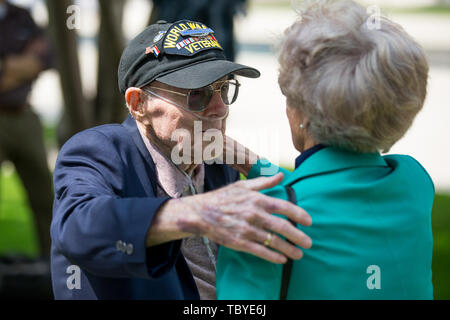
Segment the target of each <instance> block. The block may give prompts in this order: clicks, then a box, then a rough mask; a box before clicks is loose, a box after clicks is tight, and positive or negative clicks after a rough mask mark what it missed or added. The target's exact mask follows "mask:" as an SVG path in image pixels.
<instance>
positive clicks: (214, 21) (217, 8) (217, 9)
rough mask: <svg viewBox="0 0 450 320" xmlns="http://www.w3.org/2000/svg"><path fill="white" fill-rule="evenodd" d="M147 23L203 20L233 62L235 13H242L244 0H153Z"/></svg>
mask: <svg viewBox="0 0 450 320" xmlns="http://www.w3.org/2000/svg"><path fill="white" fill-rule="evenodd" d="M152 2H153V10H152V15H151V17H150V23H155V22H156V21H157V20H166V21H178V20H182V19H188V20H195V21H200V22H203V23H204V24H206V25H208V26H210V27H211V28H212V29H214V31H215V34H214V35H215V37H216V38H217V40H219V42H220V43H221V45H222V48H223V51H224V53H225V57H227V59H228V60H230V61H234V60H235V56H236V48H235V40H234V25H233V19H234V16H235V15H236V14H238V13H240V12H241V13H245V5H246V2H247V0H153V1H152Z"/></svg>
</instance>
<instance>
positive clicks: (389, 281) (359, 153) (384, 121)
mask: <svg viewBox="0 0 450 320" xmlns="http://www.w3.org/2000/svg"><path fill="white" fill-rule="evenodd" d="M372 22H373V21H370V17H369V16H368V14H367V13H366V10H365V9H364V8H362V7H361V6H360V5H358V4H356V3H354V2H352V1H345V2H342V1H340V2H336V1H333V2H331V1H314V3H313V4H312V5H310V6H307V7H306V8H305V10H304V11H303V12H302V14H301V20H300V21H299V22H296V23H294V24H293V25H292V26H291V27H290V28H288V29H287V31H286V33H285V36H284V39H283V41H282V44H281V50H280V56H279V62H280V73H279V79H278V80H279V85H280V88H281V91H282V93H283V94H284V95H285V96H286V114H287V116H288V119H289V124H290V127H291V133H292V140H293V143H294V146H295V148H296V149H297V150H298V151H299V152H301V155H300V156H299V157H298V158H297V159H296V166H295V170H294V172H292V173H291V172H287V171H285V172H284V173H285V178H284V180H283V182H282V183H281V184H280V185H279V186H277V187H275V188H272V189H269V190H265V191H264V193H265V194H267V195H271V196H274V197H278V198H282V199H288V191H289V188H286V187H290V188H292V189H290V190H293V195H294V196H295V197H296V203H297V205H299V206H301V207H302V208H304V209H305V210H306V211H307V212H308V213H309V214H310V215H311V217H312V221H313V222H312V226H310V227H303V226H298V228H299V229H301V230H303V231H304V232H305V233H307V234H308V235H309V236H310V237H311V238H312V242H313V243H312V246H311V248H310V249H307V250H304V251H303V258H302V259H301V260H298V261H295V262H293V264H292V270H291V275H290V281H289V283H288V287H287V288H288V289H287V299H432V298H433V286H432V282H431V259H432V246H433V244H432V232H431V210H432V205H433V198H434V186H433V182H432V180H431V178H430V176H429V175H428V173H427V172H426V171H425V169H424V168H423V167H422V166H421V165H420V164H419V163H418V162H417V161H416V160H415V159H413V158H412V157H410V156H406V155H387V156H381V155H380V154H379V152H387V151H388V150H389V149H390V148H391V147H392V145H393V144H394V143H395V142H396V141H398V140H399V139H400V138H401V137H402V136H403V135H404V134H405V132H406V131H407V130H408V128H409V127H410V126H411V124H412V122H413V120H414V117H415V116H416V114H417V113H418V112H419V111H420V109H421V108H422V106H423V103H424V99H425V96H426V87H427V73H428V65H427V61H426V59H425V56H424V52H423V50H422V49H421V47H420V46H419V45H418V44H417V43H416V42H415V41H414V40H413V39H412V38H411V37H410V36H409V35H408V34H406V33H405V31H404V30H403V29H402V28H401V27H400V26H399V25H397V24H395V23H393V22H392V21H390V20H388V19H386V18H381V21H380V25H379V28H373V27H374V26H375V25H374V24H373V23H372ZM266 165H267V164H266ZM266 165H265V164H264V162H263V161H258V162H256V164H254V165H253V166H252V167H251V168H249V166H245V165H241V166H238V165H236V167H237V168H238V169H239V170H240V171H241V172H242V173H244V174H247V173H248V177H249V178H253V177H256V176H259V175H261V174H262V173H263V169H264V168H265V166H266ZM269 165H270V164H269ZM280 170H281V169H280ZM279 241H280V237H279V236H278V235H273V234H271V233H268V234H267V239H266V242H265V245H266V246H268V247H271V248H274V247H277V246H278V244H277V242H279ZM282 273H283V265H280V264H273V263H270V262H265V261H263V260H261V259H259V258H257V257H255V256H251V255H249V254H246V253H242V252H238V251H233V250H231V249H228V248H221V249H220V252H219V258H218V269H217V290H218V298H219V299H279V297H280V288H281V285H282Z"/></svg>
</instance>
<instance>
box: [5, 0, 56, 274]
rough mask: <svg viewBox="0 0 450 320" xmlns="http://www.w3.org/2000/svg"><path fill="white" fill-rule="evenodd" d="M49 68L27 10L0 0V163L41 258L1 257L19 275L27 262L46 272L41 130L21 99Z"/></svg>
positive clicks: (45, 47) (46, 184) (46, 182)
mask: <svg viewBox="0 0 450 320" xmlns="http://www.w3.org/2000/svg"><path fill="white" fill-rule="evenodd" d="M51 65H52V54H51V52H50V46H49V42H48V40H47V39H46V37H45V35H44V32H43V30H41V29H40V28H39V27H38V26H37V25H36V24H35V23H34V21H33V19H32V18H31V16H30V14H29V13H28V11H27V10H25V9H23V8H19V7H17V6H14V5H12V4H10V3H8V2H6V1H5V0H0V163H1V162H2V161H3V160H10V161H11V162H12V163H13V164H14V166H15V168H16V170H17V172H18V174H19V177H20V178H21V180H22V183H23V185H24V187H25V190H26V192H27V195H28V200H29V203H30V206H31V209H32V211H33V213H34V220H35V225H36V231H37V240H38V244H39V252H40V255H41V258H40V259H38V260H37V261H32V260H29V259H26V258H24V257H21V256H20V253H13V254H14V255H11V256H5V257H2V258H1V259H2V262H3V264H4V266H6V265H10V266H11V267H12V268H14V269H15V271H16V272H18V273H19V274H20V270H21V269H20V267H18V263H19V264H21V265H22V264H24V263H25V264H26V263H29V265H28V266H29V267H30V268H32V264H33V263H35V262H36V263H37V264H36V265H37V266H38V267H37V269H39V270H40V271H39V272H41V273H45V272H43V270H45V269H46V268H47V270H48V271H47V272H48V273H49V265H48V263H49V256H50V222H51V213H52V203H53V191H52V181H51V174H50V171H49V168H48V164H47V155H46V150H45V146H44V141H43V130H42V125H41V122H40V120H39V118H38V115H37V114H36V113H35V112H34V111H33V110H32V109H31V106H30V105H29V104H28V102H27V98H28V95H29V93H30V91H31V87H32V84H33V81H34V80H35V79H36V78H37V77H38V75H39V74H40V72H42V71H43V70H46V69H48V68H50V67H51ZM45 266H46V268H45ZM37 272H38V271H37ZM28 273H33V272H32V270H31V271H30V272H28Z"/></svg>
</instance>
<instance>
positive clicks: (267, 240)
mask: <svg viewBox="0 0 450 320" xmlns="http://www.w3.org/2000/svg"><path fill="white" fill-rule="evenodd" d="M272 238H273V233H270V232H267V238H266V241H264V245H265V246H266V247H268V246H270V243H271V242H272Z"/></svg>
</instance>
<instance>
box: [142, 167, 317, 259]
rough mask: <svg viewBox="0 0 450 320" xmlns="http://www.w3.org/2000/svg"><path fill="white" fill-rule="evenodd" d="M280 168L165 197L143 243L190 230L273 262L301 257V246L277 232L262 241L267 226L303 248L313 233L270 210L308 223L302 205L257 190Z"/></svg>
mask: <svg viewBox="0 0 450 320" xmlns="http://www.w3.org/2000/svg"><path fill="white" fill-rule="evenodd" d="M282 179H283V175H282V174H277V175H275V176H273V177H270V178H266V177H262V178H256V179H252V180H247V181H239V182H235V183H233V184H230V185H228V186H226V187H223V188H221V189H218V190H215V191H212V192H207V193H204V194H200V195H195V196H190V197H185V198H181V199H173V200H169V201H167V202H166V203H165V204H164V205H162V206H161V208H160V209H159V211H158V212H157V213H156V215H155V218H154V220H153V223H152V225H151V227H150V229H149V232H148V233H147V245H148V246H152V245H156V244H160V243H164V242H166V241H172V240H176V239H181V238H183V237H186V236H188V235H191V234H198V235H202V236H206V237H208V238H210V239H211V240H213V241H214V242H216V243H218V244H220V245H223V246H226V247H229V248H231V249H235V250H238V251H244V252H247V253H251V254H253V255H256V256H258V257H260V258H263V259H266V260H268V261H271V262H274V263H284V262H286V260H287V259H286V256H288V257H290V258H292V259H299V258H301V257H302V251H301V250H300V249H298V248H296V247H295V246H293V245H290V244H288V243H287V242H286V241H284V240H282V239H281V238H280V237H279V236H277V235H275V236H274V237H273V240H272V242H271V248H273V249H276V250H278V251H279V252H280V253H278V252H276V251H274V250H271V249H269V248H268V247H266V246H264V245H263V243H264V241H265V240H266V238H267V234H268V232H272V233H275V234H280V235H282V236H284V237H286V238H287V239H289V240H290V241H292V242H293V243H294V244H297V245H299V246H301V247H303V248H309V247H310V246H311V239H310V238H309V237H308V236H307V235H305V234H304V233H303V232H302V231H300V230H298V229H297V228H295V227H293V226H292V225H291V223H289V222H288V221H286V220H285V219H282V218H280V217H277V216H275V215H273V214H272V213H278V214H281V215H283V216H286V217H289V218H290V219H292V220H294V221H295V222H297V223H299V224H302V225H305V226H308V225H310V224H311V218H310V217H309V216H308V214H307V213H306V212H305V211H304V210H303V209H301V208H299V207H297V206H295V205H293V204H291V203H289V202H287V201H284V200H281V199H276V198H273V197H269V196H266V195H263V194H261V193H259V192H258V190H263V189H268V188H271V187H274V186H276V185H277V184H279V183H280V182H281V180H282Z"/></svg>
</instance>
